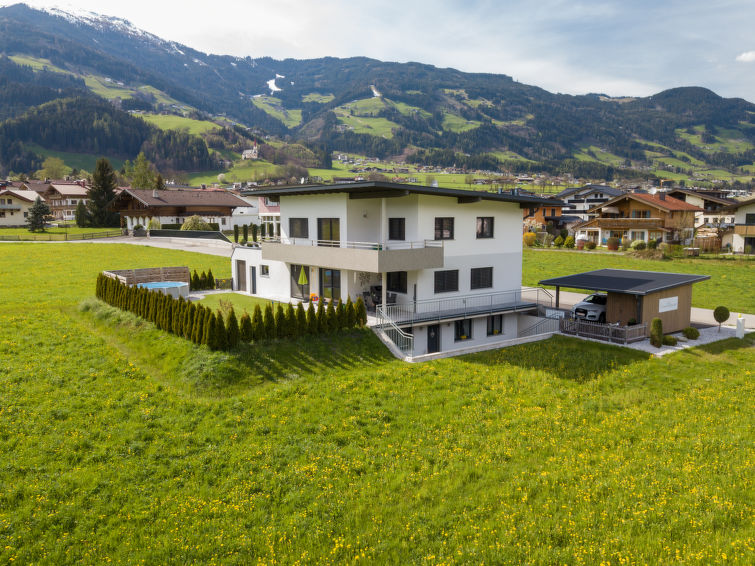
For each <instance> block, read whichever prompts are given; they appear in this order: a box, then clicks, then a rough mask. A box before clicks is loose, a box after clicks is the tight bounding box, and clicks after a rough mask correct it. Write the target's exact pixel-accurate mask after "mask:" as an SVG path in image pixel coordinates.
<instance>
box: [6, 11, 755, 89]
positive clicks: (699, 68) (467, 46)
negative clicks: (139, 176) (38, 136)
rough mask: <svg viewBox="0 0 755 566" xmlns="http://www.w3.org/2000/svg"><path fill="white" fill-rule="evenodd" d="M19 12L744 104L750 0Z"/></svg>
mask: <svg viewBox="0 0 755 566" xmlns="http://www.w3.org/2000/svg"><path fill="white" fill-rule="evenodd" d="M12 3H14V2H3V3H2V4H5V5H7V4H12ZM27 3H28V4H30V5H33V6H35V7H39V6H48V7H50V6H57V7H60V8H63V9H75V10H90V11H93V12H97V13H100V14H105V15H108V16H117V17H121V18H125V19H127V20H129V21H130V22H131V23H132V24H134V25H135V26H136V27H139V28H142V29H144V30H146V31H148V32H150V33H153V34H155V35H157V36H159V37H162V38H164V39H168V40H172V41H176V42H179V43H183V44H185V45H188V46H190V47H193V48H194V49H197V50H199V51H203V52H206V53H214V54H219V55H236V56H239V57H246V56H251V57H263V56H270V57H273V58H275V59H283V58H287V57H291V58H296V59H309V58H316V57H324V56H333V57H351V56H367V57H372V58H375V59H380V60H383V61H398V62H407V61H418V62H421V63H428V64H432V65H436V66H438V67H453V68H456V69H459V70H461V71H466V72H484V73H501V74H506V75H509V76H511V77H513V78H514V79H515V80H516V81H519V82H521V83H525V84H531V85H536V86H539V87H542V88H545V89H546V90H549V91H551V92H560V93H566V94H586V93H590V92H594V93H603V94H608V95H610V96H648V95H651V94H654V93H657V92H660V91H662V90H665V89H668V88H673V87H678V86H703V87H707V88H709V89H711V90H713V91H714V92H716V93H718V94H720V95H721V96H725V97H739V98H744V99H747V100H749V101H752V102H755V34H753V33H752V27H753V22H755V1H754V0H683V1H682V0H653V1H648V0H604V1H597V0H537V1H535V0H510V1H507V0H499V1H492V0H403V1H401V0H382V1H379V2H378V1H371V2H366V1H362V0H319V1H317V2H315V1H312V0H264V1H262V0H214V1H212V2H208V1H207V0H181V1H173V0H160V1H155V0H129V1H127V2H124V1H123V0H75V1H73V0H69V1H63V2H60V1H58V2H54V1H51V2H48V1H46V0H31V1H29V2H27Z"/></svg>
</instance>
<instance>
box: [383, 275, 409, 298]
mask: <svg viewBox="0 0 755 566" xmlns="http://www.w3.org/2000/svg"><path fill="white" fill-rule="evenodd" d="M387 279H388V291H390V292H391V293H403V294H406V287H407V285H406V271H391V272H389V273H388V277H387Z"/></svg>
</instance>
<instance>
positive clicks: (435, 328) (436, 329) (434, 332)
mask: <svg viewBox="0 0 755 566" xmlns="http://www.w3.org/2000/svg"><path fill="white" fill-rule="evenodd" d="M435 352H440V325H438V324H432V325H430V326H428V327H427V353H428V354H434V353H435Z"/></svg>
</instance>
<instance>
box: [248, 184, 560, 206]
mask: <svg viewBox="0 0 755 566" xmlns="http://www.w3.org/2000/svg"><path fill="white" fill-rule="evenodd" d="M328 193H349V196H350V197H352V198H390V197H401V196H407V195H410V194H419V195H432V196H440V197H453V198H457V199H460V202H475V201H480V200H490V201H499V202H516V203H519V204H535V205H549V206H563V204H564V203H563V202H561V201H560V200H556V199H546V198H540V197H536V196H530V195H522V194H517V193H512V192H501V193H486V192H483V191H468V190H462V189H444V188H440V187H426V186H421V185H404V184H401V183H384V182H381V181H369V182H357V183H338V184H334V185H297V186H292V187H271V188H269V189H256V190H253V191H251V192H250V193H249V194H248V195H246V196H261V197H268V196H276V197H282V196H289V195H316V194H328Z"/></svg>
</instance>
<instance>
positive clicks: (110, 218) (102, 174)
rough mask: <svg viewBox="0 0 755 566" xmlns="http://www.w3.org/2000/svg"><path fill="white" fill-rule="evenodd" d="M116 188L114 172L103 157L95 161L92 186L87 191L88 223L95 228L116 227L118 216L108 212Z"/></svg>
mask: <svg viewBox="0 0 755 566" xmlns="http://www.w3.org/2000/svg"><path fill="white" fill-rule="evenodd" d="M117 187H118V184H117V182H116V177H115V171H113V167H112V166H111V165H110V162H109V161H108V160H107V159H105V158H104V157H103V158H101V159H98V160H97V165H96V166H95V168H94V173H93V174H92V185H91V186H90V187H89V189H88V190H87V198H88V199H89V200H88V202H87V210H88V211H89V223H90V225H91V226H94V227H95V228H105V227H109V226H117V225H118V215H117V214H115V213H113V212H112V211H111V210H110V203H111V202H112V201H113V199H114V198H115V189H116V188H117Z"/></svg>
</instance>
